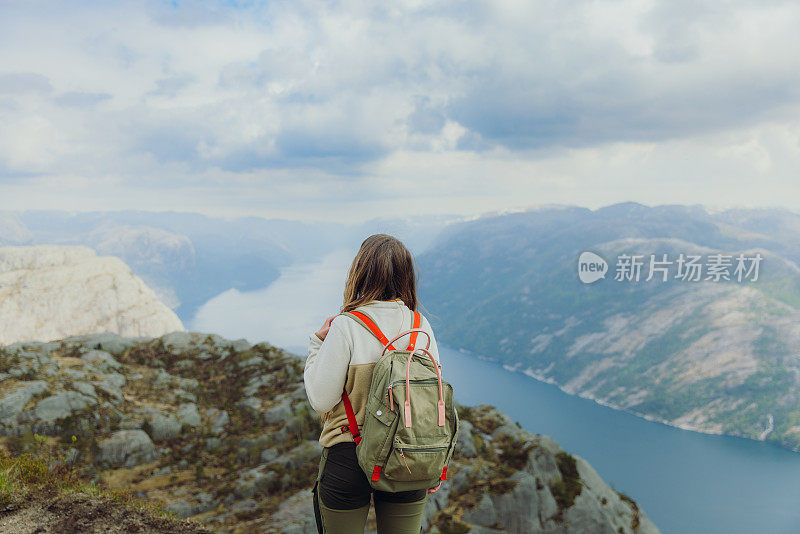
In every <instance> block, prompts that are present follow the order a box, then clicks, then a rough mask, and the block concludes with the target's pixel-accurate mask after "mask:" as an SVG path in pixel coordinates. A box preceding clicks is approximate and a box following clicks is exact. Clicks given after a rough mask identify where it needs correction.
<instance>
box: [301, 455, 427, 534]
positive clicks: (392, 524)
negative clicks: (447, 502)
mask: <svg viewBox="0 0 800 534" xmlns="http://www.w3.org/2000/svg"><path fill="white" fill-rule="evenodd" d="M313 493H314V516H315V517H316V519H317V530H318V531H319V532H320V534H351V533H352V534H363V532H364V525H365V524H366V522H367V512H369V498H370V494H371V495H372V500H373V502H374V503H375V518H376V519H377V522H378V534H419V533H420V530H421V528H422V514H423V512H424V511H425V504H426V503H427V500H428V499H427V497H428V492H427V490H425V489H421V490H414V491H400V492H397V493H388V492H385V491H377V490H373V489H372V486H370V484H369V480H367V476H366V475H365V474H364V471H363V470H362V469H361V467H360V466H359V465H358V459H357V458H356V444H355V443H352V442H349V443H337V444H336V445H333V446H332V447H325V448H324V449H322V458H321V459H320V462H319V472H318V473H317V482H316V484H314V489H313Z"/></svg>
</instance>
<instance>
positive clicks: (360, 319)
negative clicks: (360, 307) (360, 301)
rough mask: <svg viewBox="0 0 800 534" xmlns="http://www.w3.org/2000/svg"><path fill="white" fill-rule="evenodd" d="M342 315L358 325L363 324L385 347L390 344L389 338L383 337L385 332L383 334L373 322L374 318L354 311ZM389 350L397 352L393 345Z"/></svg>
mask: <svg viewBox="0 0 800 534" xmlns="http://www.w3.org/2000/svg"><path fill="white" fill-rule="evenodd" d="M342 315H349V316H350V317H352V318H353V319H355V320H356V322H357V323H359V324H361V326H363V327H364V328H366V329H367V330H369V331H370V332H372V335H373V336H375V337H376V338H378V341H380V342H381V344H382V345H383V346H384V347H385V346H386V345H388V344H389V340H388V339H387V337H386V336H385V335H383V332H381V329H380V328H378V325H376V324H375V321H373V320H372V318H371V317H370V316H369V315H367V314H366V313H364V312H360V311H356V310H353V311H349V312H345V313H343V314H342ZM387 348H388V349H389V350H395V348H394V347H393V346H392V345H389V346H388V347H387Z"/></svg>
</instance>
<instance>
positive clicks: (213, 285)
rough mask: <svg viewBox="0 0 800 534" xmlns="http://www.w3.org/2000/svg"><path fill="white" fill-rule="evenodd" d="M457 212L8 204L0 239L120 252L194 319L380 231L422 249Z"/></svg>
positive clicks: (166, 299)
mask: <svg viewBox="0 0 800 534" xmlns="http://www.w3.org/2000/svg"><path fill="white" fill-rule="evenodd" d="M454 220H457V217H455V216H452V215H443V214H436V215H431V216H423V217H407V218H403V217H396V218H382V219H373V220H370V221H366V222H363V223H353V224H344V223H340V222H327V221H314V222H303V221H293V220H282V219H266V218H263V217H237V218H221V217H210V216H207V215H203V214H199V213H184V212H168V211H165V212H152V211H135V210H128V211H101V212H77V213H75V212H68V211H58V210H28V211H21V212H10V211H9V212H3V213H2V214H0V245H3V244H9V245H17V244H30V245H34V244H36V245H83V246H88V247H90V248H92V249H94V250H95V251H96V252H97V253H98V254H101V255H112V256H117V257H119V258H121V259H122V260H124V261H125V262H126V263H127V264H128V265H130V266H131V269H132V270H133V272H134V273H135V274H136V275H137V276H139V277H141V278H142V279H143V280H144V281H145V282H146V283H147V284H148V285H149V286H150V287H151V288H153V290H154V291H155V292H156V294H157V295H158V296H159V298H161V300H162V301H163V302H164V303H166V304H167V305H168V306H169V307H170V308H172V309H174V310H175V311H176V313H177V314H178V316H179V317H180V318H181V320H183V321H184V322H185V323H187V324H188V323H189V322H191V320H192V319H193V318H194V316H195V314H196V313H197V311H198V309H199V308H200V307H201V306H202V305H203V304H205V303H206V302H207V301H209V300H210V299H211V298H213V297H215V296H217V295H219V294H220V293H223V292H225V291H227V290H229V289H237V290H238V291H242V292H245V291H254V290H257V289H261V288H264V287H266V286H268V285H269V284H271V283H272V282H274V281H275V280H276V279H277V278H278V276H279V275H280V272H281V270H282V269H284V268H286V267H288V266H290V265H296V264H301V263H314V262H319V261H321V260H322V258H323V257H325V256H326V255H327V254H329V253H331V252H333V251H335V250H337V249H348V250H351V249H352V250H356V249H357V248H358V245H359V244H360V243H361V241H362V240H363V239H364V238H366V237H367V236H368V235H370V234H373V233H379V232H384V233H391V234H393V235H396V236H397V237H399V238H400V239H402V240H403V241H404V242H405V243H406V244H407V245H408V246H409V248H410V249H411V250H412V251H414V252H419V251H421V250H423V249H424V248H425V247H427V246H428V245H429V244H430V242H431V241H432V240H433V239H434V237H435V236H436V234H437V233H438V231H439V230H440V229H441V228H444V227H445V226H447V224H449V223H450V222H452V221H454Z"/></svg>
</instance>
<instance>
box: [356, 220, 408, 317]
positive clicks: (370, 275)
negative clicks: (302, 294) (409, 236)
mask: <svg viewBox="0 0 800 534" xmlns="http://www.w3.org/2000/svg"><path fill="white" fill-rule="evenodd" d="M416 267H417V266H416V264H415V263H414V258H413V257H412V256H411V253H410V252H409V251H408V249H407V248H406V247H405V245H403V243H401V242H400V240H399V239H397V238H395V237H392V236H390V235H387V234H374V235H371V236H369V237H368V238H366V239H365V240H364V242H363V243H361V248H360V249H359V250H358V254H356V257H355V258H354V259H353V264H352V265H351V266H350V272H349V274H348V275H347V283H346V284H345V286H344V304H343V305H342V312H347V311H351V310H354V309H356V308H357V307H359V306H361V305H362V304H366V303H367V302H370V301H372V300H394V299H402V301H403V303H404V304H405V305H406V306H408V307H409V308H411V309H412V310H416V309H417V274H416Z"/></svg>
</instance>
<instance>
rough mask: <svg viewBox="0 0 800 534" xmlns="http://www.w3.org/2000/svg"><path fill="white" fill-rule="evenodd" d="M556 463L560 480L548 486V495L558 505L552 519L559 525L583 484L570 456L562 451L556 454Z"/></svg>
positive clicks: (573, 459) (581, 489)
mask: <svg viewBox="0 0 800 534" xmlns="http://www.w3.org/2000/svg"><path fill="white" fill-rule="evenodd" d="M556 463H557V465H558V470H559V472H560V473H561V479H560V480H557V481H555V482H553V483H552V484H550V493H552V494H553V498H554V499H555V500H556V503H557V504H558V512H557V513H556V515H555V517H554V519H556V521H558V522H560V523H561V522H563V521H564V511H565V510H566V509H568V508H570V507H571V506H572V505H573V504H575V497H577V496H578V495H580V494H581V491H583V484H581V477H580V475H579V474H578V466H577V464H576V463H575V458H574V457H573V456H572V455H571V454H568V453H566V452H564V451H560V452H558V453H556Z"/></svg>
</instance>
